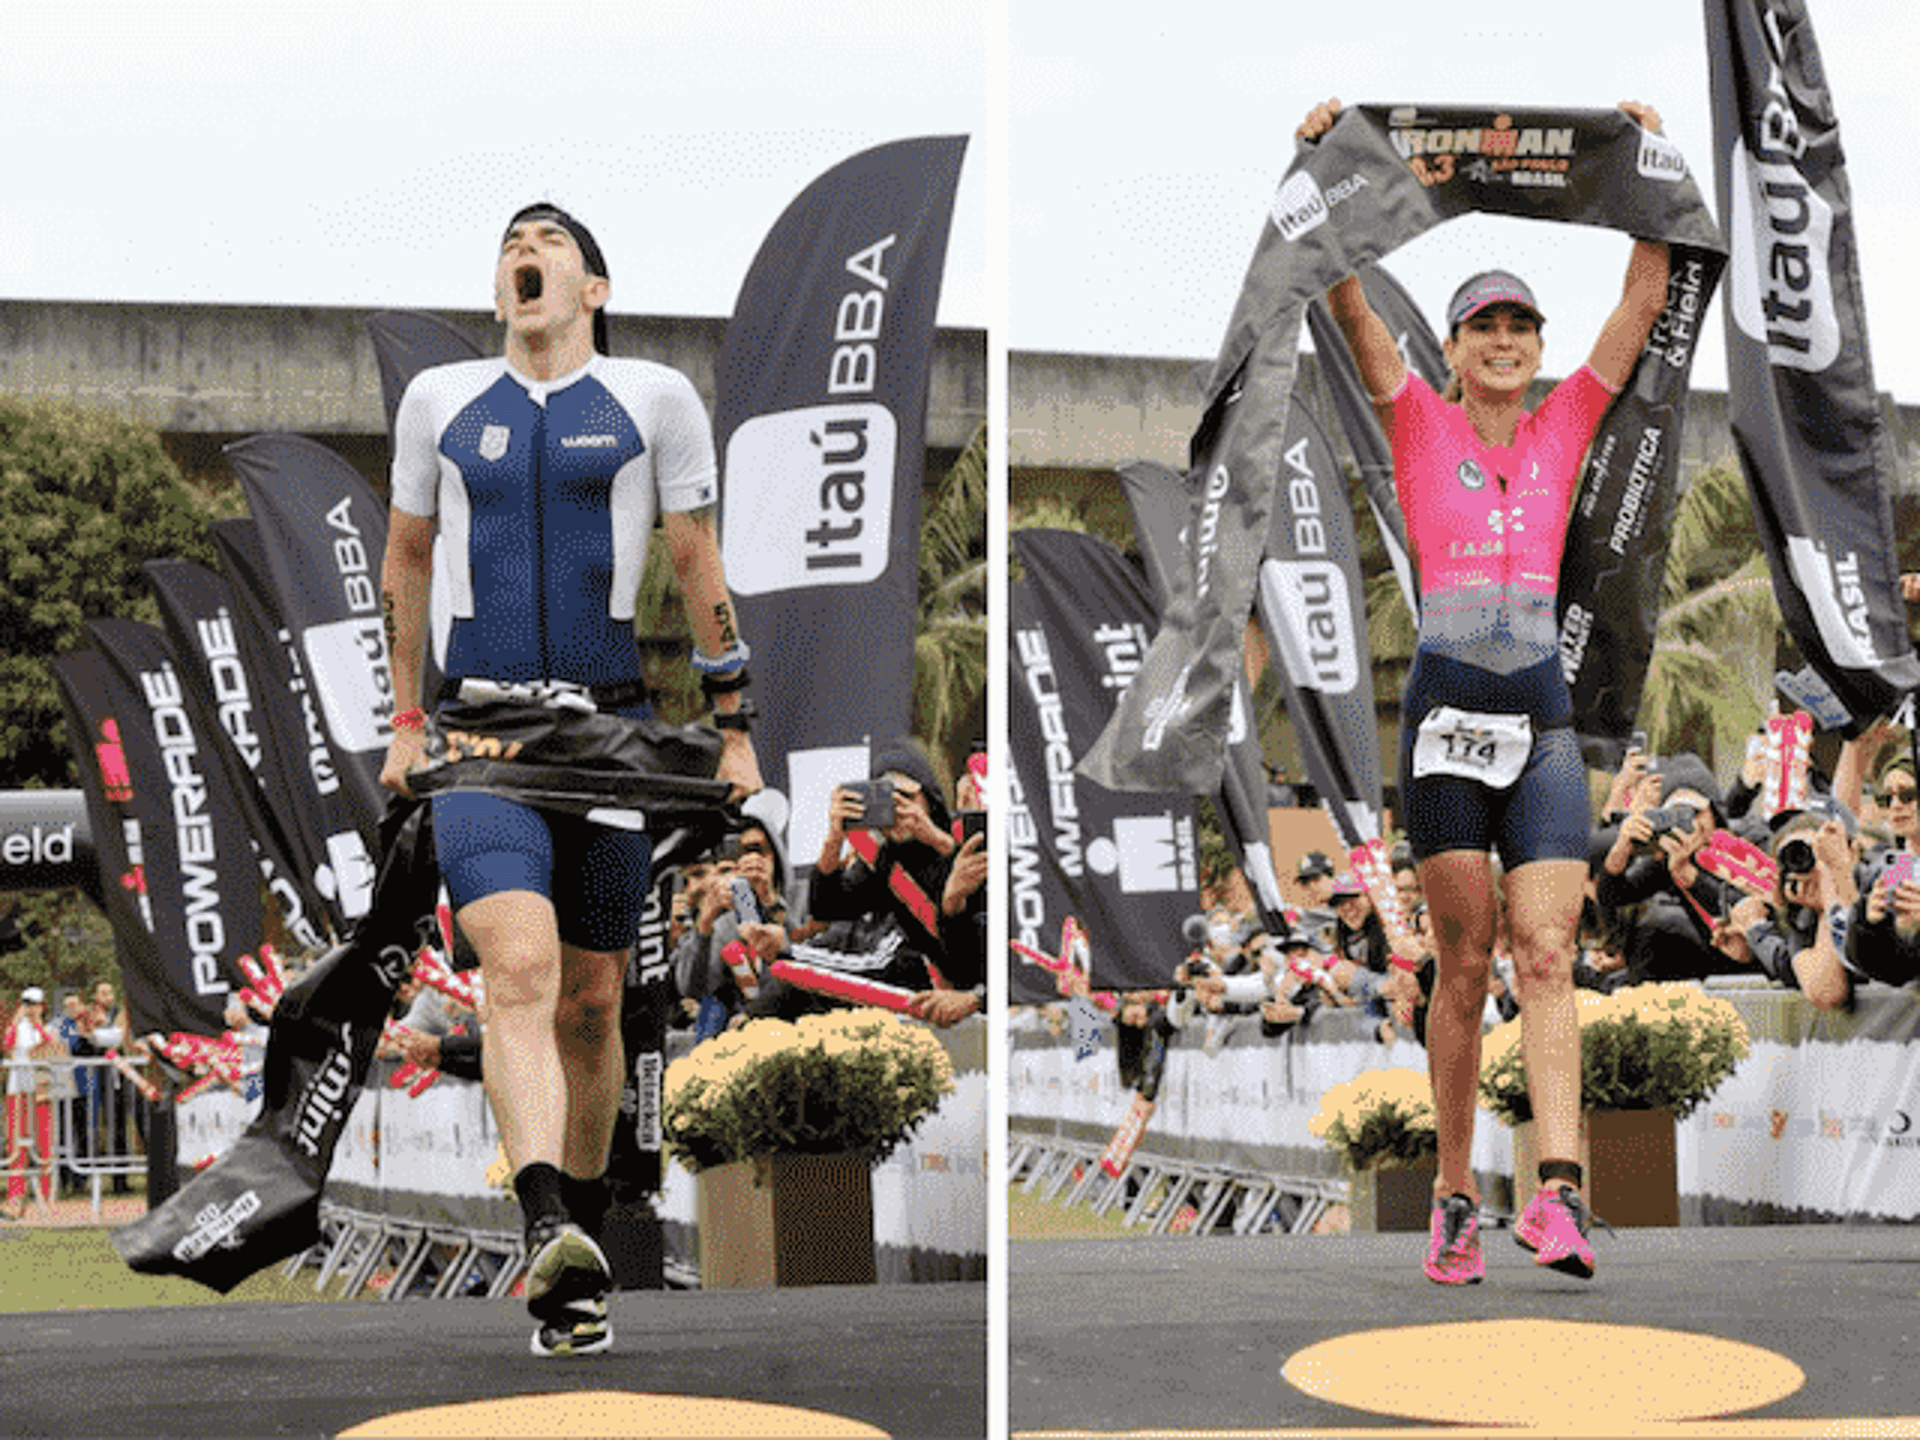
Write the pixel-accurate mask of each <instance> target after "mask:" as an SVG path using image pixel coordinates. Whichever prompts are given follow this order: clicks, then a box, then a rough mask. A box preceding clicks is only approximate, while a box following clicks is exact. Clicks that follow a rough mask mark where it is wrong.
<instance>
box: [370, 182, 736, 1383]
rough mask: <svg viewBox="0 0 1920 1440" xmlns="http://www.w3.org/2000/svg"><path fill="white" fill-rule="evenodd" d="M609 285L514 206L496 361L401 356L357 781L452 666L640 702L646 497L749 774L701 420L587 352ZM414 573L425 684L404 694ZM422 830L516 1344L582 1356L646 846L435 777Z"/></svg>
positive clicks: (667, 391) (564, 221) (399, 745)
mask: <svg viewBox="0 0 1920 1440" xmlns="http://www.w3.org/2000/svg"><path fill="white" fill-rule="evenodd" d="M608 294H609V282H608V278H607V265H606V262H605V260H604V259H603V258H602V256H601V253H600V247H599V246H598V245H597V244H596V243H595V241H594V239H593V236H592V235H591V234H590V233H589V232H588V231H587V229H586V227H585V226H584V225H582V224H580V223H579V222H578V221H577V220H575V219H574V218H573V217H572V216H570V215H568V214H566V213H565V212H564V211H562V210H560V209H559V208H557V207H555V206H552V205H546V204H538V205H532V206H529V207H527V208H526V209H524V210H522V211H521V212H520V213H519V214H517V215H515V216H514V217H513V219H512V221H511V222H510V223H509V224H508V227H507V231H506V234H505V236H504V238H503V240H502V242H501V246H500V254H499V259H498V261H497V263H496V265H495V268H494V304H495V308H496V313H497V315H498V317H499V318H500V319H502V320H503V321H504V322H505V323H506V347H505V354H504V356H502V357H501V358H500V359H497V360H474V361H463V362H460V363H457V364H452V365H444V366H439V367H435V368H433V369H430V370H426V371H423V372H422V373H421V374H420V375H418V376H417V377H415V379H414V381H413V383H412V384H411V385H409V386H408V388H407V392H406V395H405V397H404V398H403V399H402V401H401V403H400V409H399V412H398V415H397V416H396V419H395V423H394V462H393V488H392V516H391V528H390V531H389V535H388V543H387V554H386V565H385V569H384V571H383V573H382V586H383V590H384V593H385V601H386V605H387V621H388V641H389V645H390V648H391V650H392V654H393V677H394V692H395V693H394V704H395V707H396V711H397V712H398V713H396V715H395V717H394V736H393V741H392V744H391V746H390V747H389V749H388V752H387V759H386V766H385V769H384V771H383V773H382V775H381V779H382V781H383V782H384V783H385V784H387V785H388V786H390V787H392V788H394V789H396V790H401V791H403V792H404V791H405V790H406V788H407V778H406V777H407V775H408V772H409V771H411V770H413V769H414V768H415V767H416V766H417V765H418V764H419V762H420V759H421V755H422V750H423V746H424V739H425V728H424V718H425V717H424V713H423V712H422V710H421V709H420V706H421V704H422V701H423V699H424V700H425V701H426V702H427V703H436V702H437V701H439V700H440V699H441V698H443V697H446V696H448V695H450V694H451V693H452V692H453V690H454V689H455V688H456V687H457V686H458V685H459V683H460V682H462V681H473V680H483V681H492V682H499V683H504V684H517V685H519V686H522V687H530V688H531V690H532V691H533V693H535V694H538V693H540V692H541V691H542V690H543V689H544V690H546V691H549V692H551V691H553V690H555V689H566V688H567V687H572V689H573V691H574V693H572V694H570V695H568V696H567V697H566V699H565V700H564V701H562V702H560V703H564V704H570V705H579V704H582V703H584V701H585V700H586V699H590V700H591V701H592V703H593V704H594V705H595V706H597V707H598V709H599V710H601V711H603V712H604V711H612V712H615V713H618V714H621V715H627V716H639V715H643V714H645V713H646V712H645V707H646V698H645V686H644V684H643V683H642V678H641V664H640V655H639V651H638V648H637V646H636V645H635V643H634V637H633V615H634V595H635V592H636V590H637V588H638V586H639V583H640V575H641V571H642V569H643V567H644V564H645V560H646V551H647V540H648V535H649V532H650V531H651V530H652V528H653V524H654V521H655V518H656V516H658V517H659V519H660V521H661V524H662V527H663V529H664V532H665V536H666V542H667V545H668V547H669V549H670V552H671V554H672V557H673V563H674V569H675V572H676V574H677V576H678V578H679V582H680V587H681V591H682V595H683V598H684V601H685V605H686V612H687V619H688V624H689V626H690V628H691V630H692V633H693V640H694V654H693V663H694V666H695V668H696V669H698V670H699V671H700V672H701V676H702V683H703V685H704V687H705V688H706V690H707V692H708V694H709V696H710V697H711V698H712V702H713V707H714V713H715V723H716V724H717V725H719V726H720V728H721V738H722V749H721V760H720V769H719V778H720V779H722V780H726V781H730V782H732V784H733V785H734V795H735V798H738V797H739V796H740V795H743V794H745V793H747V792H750V791H752V790H756V789H758V788H759V786H760V776H759V768H758V765H757V762H756V760H755V758H754V752H753V745H752V741H751V740H750V738H749V736H748V733H747V730H746V723H747V721H746V716H745V714H744V713H742V700H743V695H742V691H743V689H744V687H745V685H746V661H747V647H746V645H745V644H744V643H743V642H742V641H741V639H740V637H739V635H738V633H737V631H736V628H735V623H734V614H733V606H732V602H731V600H730V598H729V596H728V593H727V587H726V579H725V575H724V573H723V571H722V567H721V560H720V552H719V548H718V545H717V543H716V539H715V530H714V522H713V508H712V507H713V503H714V500H715V491H716V471H715V465H714V456H713V442H712V434H711V431H710V429H709V426H708V421H707V416H706V413H705V411H704V409H703V408H702V406H701V404H700V400H699V397H698V396H697V395H696V394H695V392H694V388H693V386H692V384H691V383H690V382H689V381H688V380H687V378H686V377H685V376H683V375H681V374H679V373H678V372H677V371H674V370H670V369H668V368H666V367H665V366H662V365H656V364H653V363H651V362H647V361H640V360H615V359H611V358H609V357H608V355H607V353H606V350H607V341H606V336H607V323H606V314H605V306H606V303H607V298H608ZM430 582H431V588H432V593H433V604H432V606H431V610H432V620H433V629H434V640H435V651H436V655H438V656H439V657H440V666H441V669H442V671H443V672H444V673H445V675H446V676H447V677H448V684H447V688H445V689H443V691H442V695H441V696H435V697H423V696H422V695H421V693H420V692H421V683H422V682H421V672H422V656H423V652H424V648H425V645H426V640H427V630H428V619H429V603H428V592H429V583H430ZM523 693H524V691H523ZM433 823H434V835H435V839H436V843H437V845H438V847H439V856H440V865H441V870H442V872H443V874H444V876H445V879H446V883H447V887H448V890H449V892H450V894H451V897H452V902H453V907H454V912H455V915H456V916H457V918H458V921H459V924H460V927H461V928H462V930H464V931H465V933H466V935H467V936H468V937H469V938H470V939H471V941H472V943H473V945H474V948H475V949H476V950H477V952H478V953H479V956H480V968H481V974H482V977H483V979H484V982H485V984H484V988H485V999H486V1009H485V1012H484V1015H483V1021H484V1025H483V1034H484V1066H483V1068H484V1073H485V1080H486V1088H487V1098H488V1100H489V1102H490V1104H491V1105H492V1108H493V1113H494V1116H495V1119H496V1120H497V1122H498V1123H499V1126H500V1131H501V1137H502V1140H503V1142H504V1144H505V1146H506V1151H507V1155H508V1158H509V1160H510V1161H511V1163H512V1165H513V1167H514V1189H515V1192H516V1194H517V1195H518V1196H519V1199H520V1204H521V1208H522V1210H523V1211H524V1212H525V1217H526V1224H527V1251H528V1255H529V1257H530V1258H529V1264H528V1272H527V1279H526V1296H527V1305H528V1309H529V1310H530V1311H531V1312H532V1314H533V1316H534V1318H535V1319H536V1320H537V1321H538V1328H537V1329H536V1330H535V1331H534V1335H533V1340H532V1349H533V1352H534V1353H535V1354H536V1355H578V1354H592V1353H595V1352H597V1351H601V1350H605V1349H606V1348H607V1347H608V1346H609V1345H610V1344H611V1340H612V1337H611V1333H610V1331H609V1329H608V1325H607V1310H606V1301H605V1296H606V1294H607V1292H608V1290H609V1289H610V1288H611V1284H612V1281H611V1275H610V1272H609V1269H608V1265H607V1260H606V1257H605V1255H604V1254H602V1252H601V1251H600V1248H599V1246H598V1245H597V1244H596V1243H595V1242H594V1240H593V1238H592V1235H591V1233H590V1232H591V1230H592V1229H593V1228H595V1227H596V1225H597V1223H598V1220H599V1218H600V1216H601V1215H602V1214H603V1213H604V1211H605V1208H606V1189H605V1180H604V1177H605V1171H606V1166H607V1157H608V1150H609V1146H610V1144H611V1142H612V1136H613V1126H614V1122H615V1118H616V1116H617V1114H618V1107H619V1099H620V1089H621V1083H622V1078H623V1076H622V1072H623V1067H624V1063H625V1062H624V1057H623V1056H622V1053H621V1042H620V1027H619V1015H620V997H621V986H622V981H623V977H624V974H625V970H626V964H627V952H628V950H629V948H630V947H631V946H632V944H633V940H634V935H635V931H636V928H637V923H638V919H639V910H640V907H641V905H642V903H643V901H644V899H645V896H646V892H647V871H648V864H649V859H650V850H649V842H648V840H647V838H646V837H645V836H644V835H642V834H637V833H633V832H630V831H626V830H620V829H609V828H605V827H602V826H599V825H594V824H589V823H588V822H586V821H585V820H579V819H573V818H568V817H562V816H558V815H553V814H549V813H544V812H540V811H535V810H533V809H530V808H527V807H525V806H522V805H519V804H516V803H514V802H512V801H508V800H504V799H500V798H498V797H495V796H491V795H479V794H471V793H452V794H441V795H436V796H435V797H434V799H433Z"/></svg>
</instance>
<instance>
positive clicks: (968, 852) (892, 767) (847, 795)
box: [807, 740, 986, 1024]
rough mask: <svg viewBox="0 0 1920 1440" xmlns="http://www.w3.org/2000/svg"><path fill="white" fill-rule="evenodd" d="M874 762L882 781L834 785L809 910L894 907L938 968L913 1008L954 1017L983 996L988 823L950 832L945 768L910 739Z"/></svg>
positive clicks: (831, 916)
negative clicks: (938, 771)
mask: <svg viewBox="0 0 1920 1440" xmlns="http://www.w3.org/2000/svg"><path fill="white" fill-rule="evenodd" d="M870 771H871V774H872V777H873V780H874V781H876V782H884V783H882V784H878V785H867V786H846V785H842V786H839V787H837V788H835V790H834V792H833V797H832V799H831V801H830V802H829V805H828V811H827V829H826V834H825V836H824V837H823V838H822V840H821V843H820V854H819V856H818V857H817V858H816V859H815V861H814V870H813V879H812V881H811V884H810V886H809V889H808V892H807V906H808V911H809V913H810V914H812V915H813V916H814V917H815V918H816V919H820V920H827V921H832V920H851V919H856V918H859V917H861V916H864V915H871V914H880V913H891V914H892V915H894V916H895V917H896V918H897V919H898V920H899V921H900V924H901V927H902V928H903V929H904V930H905V931H906V933H907V937H908V941H909V943H910V945H911V946H912V948H913V949H915V950H917V951H919V952H920V953H921V954H923V955H924V956H926V959H927V962H928V968H929V970H930V971H931V972H935V973H934V974H930V975H929V977H928V979H929V982H930V983H929V986H928V989H927V990H925V991H922V992H920V994H919V995H918V996H916V1002H915V1003H916V1007H917V1008H916V1013H923V1018H926V1019H928V1020H930V1021H932V1022H933V1023H935V1024H952V1023H954V1020H955V1019H958V1018H961V1017H960V1016H958V1015H957V1014H955V1013H954V1012H957V1011H959V1010H960V1009H961V1008H962V1007H963V1006H964V1007H966V1008H967V1009H968V1011H969V1013H971V1012H972V1011H977V1010H978V1009H980V1008H981V1006H982V1005H983V1004H984V1002H985V985H986V952H985V945H984V941H983V939H982V931H981V928H980V919H979V917H980V914H981V912H982V910H983V908H984V906H985V904H986V885H985V882H986V865H985V861H984V853H985V846H986V836H985V832H984V831H981V832H979V833H976V834H974V835H972V836H970V837H969V838H968V840H967V841H966V843H965V844H964V845H963V844H961V843H960V841H958V840H957V839H956V838H955V837H954V833H953V822H952V819H951V817H950V815H949V813H948V810H947V803H946V800H945V798H944V797H943V796H942V794H941V788H940V781H939V778H938V777H937V776H936V775H935V774H934V772H933V766H932V764H931V763H930V762H929V761H928V760H927V757H926V755H925V754H924V753H923V752H922V751H921V750H920V749H919V747H918V746H917V745H915V744H914V743H913V742H912V741H908V740H900V741H896V742H894V743H893V744H890V745H888V746H885V747H883V748H882V749H880V750H878V751H876V752H875V754H874V757H873V761H872V764H871V766H870ZM870 806H877V807H878V813H873V811H871V810H870V809H869V807H870ZM849 851H851V852H852V853H851V854H849V853H848V852H849ZM936 974H937V978H935V975H936ZM936 991H947V992H951V993H949V994H947V995H939V994H934V993H932V992H936ZM969 997H970V998H969Z"/></svg>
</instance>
